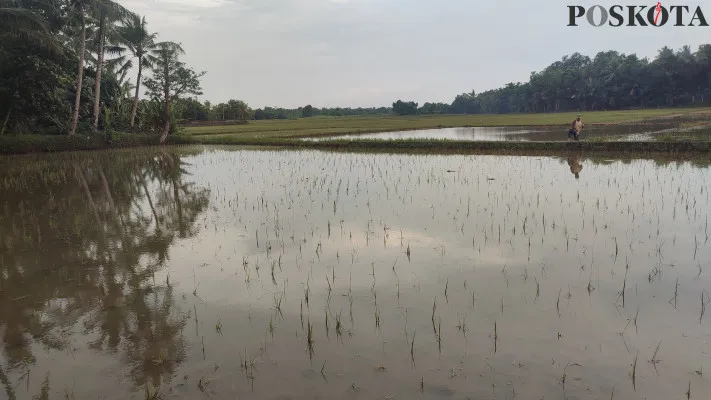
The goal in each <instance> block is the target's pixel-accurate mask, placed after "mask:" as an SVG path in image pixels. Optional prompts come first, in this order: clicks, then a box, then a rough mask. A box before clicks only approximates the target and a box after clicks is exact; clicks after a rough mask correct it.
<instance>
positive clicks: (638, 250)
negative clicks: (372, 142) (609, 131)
mask: <svg viewBox="0 0 711 400" xmlns="http://www.w3.org/2000/svg"><path fill="white" fill-rule="evenodd" d="M0 171H2V172H0V184H1V185H2V190H0V205H1V207H2V209H1V210H0V232H2V242H0V309H1V310H2V312H0V339H1V345H0V383H1V384H2V386H3V390H4V394H5V395H6V396H7V397H8V398H17V399H24V398H32V397H33V396H37V397H38V398H76V399H97V398H102V399H143V398H145V396H146V390H148V391H149V392H151V393H154V392H156V391H159V392H160V393H161V394H162V395H164V396H165V397H166V398H176V399H179V398H185V399H194V398H202V396H205V395H209V396H212V398H235V397H237V398H244V397H247V398H264V399H287V398H295V399H302V398H303V399H313V398H363V399H366V398H367V399H370V398H392V399H395V398H402V399H410V398H434V399H438V398H439V399H467V398H497V399H503V398H509V399H511V398H534V399H539V398H570V399H601V398H602V399H608V398H610V397H611V395H612V392H613V390H614V398H621V399H645V398H649V399H652V398H655V399H656V398H659V399H672V398H686V394H685V393H687V391H688V389H689V387H690V388H691V397H692V398H707V397H708V396H709V395H711V383H709V381H708V377H707V376H706V375H707V374H708V372H707V371H708V370H709V368H710V366H709V359H711V358H710V357H709V351H711V325H709V324H711V321H710V320H709V318H711V317H710V316H709V315H705V314H704V315H703V316H702V314H701V313H702V311H705V307H706V306H703V307H702V302H703V303H708V302H709V299H711V296H709V292H710V291H711V271H710V270H709V265H710V264H711V243H709V230H708V210H709V209H711V202H710V200H709V193H708V187H709V184H710V183H711V168H709V165H708V162H673V161H672V162H669V161H654V160H616V159H589V158H585V157H581V156H580V155H577V154H567V155H565V156H562V157H509V156H464V155H448V156H447V155H404V154H400V155H388V154H348V153H330V152H321V151H250V150H240V149H228V148H195V149H181V150H177V149H171V148H165V149H162V150H155V149H142V150H132V151H112V152H96V153H81V154H58V155H49V156H21V157H5V158H0ZM707 305H708V306H711V304H707ZM635 359H636V360H637V361H636V363H635ZM44 394H46V395H44ZM42 396H44V397H42Z"/></svg>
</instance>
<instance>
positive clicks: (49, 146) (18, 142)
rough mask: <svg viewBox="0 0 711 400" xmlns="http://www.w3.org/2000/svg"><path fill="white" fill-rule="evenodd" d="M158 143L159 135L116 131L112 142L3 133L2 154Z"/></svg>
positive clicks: (99, 137)
mask: <svg viewBox="0 0 711 400" xmlns="http://www.w3.org/2000/svg"><path fill="white" fill-rule="evenodd" d="M168 142H169V143H173V144H179V143H181V138H180V137H179V136H178V137H169V140H168ZM152 145H158V136H157V135H138V134H129V133H115V134H113V137H112V142H111V143H110V144H109V143H107V142H106V139H105V137H104V135H86V134H77V135H75V136H72V137H69V136H67V135H2V136H0V154H23V153H44V152H58V151H76V150H101V149H108V148H124V147H143V146H152Z"/></svg>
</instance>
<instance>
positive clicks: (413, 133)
mask: <svg viewBox="0 0 711 400" xmlns="http://www.w3.org/2000/svg"><path fill="white" fill-rule="evenodd" d="M687 130H688V129H684V128H680V123H679V122H674V121H655V122H653V123H636V124H616V125H588V126H586V127H585V129H584V130H583V133H582V135H581V137H580V138H581V139H582V140H586V139H587V140H589V139H593V140H595V139H598V140H600V139H604V140H614V141H639V140H656V139H657V137H659V136H662V135H669V134H679V133H682V132H683V133H684V134H685V135H686V136H692V137H695V138H698V139H705V140H709V138H711V131H709V129H693V131H690V132H687ZM567 134H568V128H566V127H541V126H532V127H462V128H440V129H420V130H410V131H398V132H377V133H359V134H351V135H328V136H318V137H306V138H303V139H302V140H307V141H328V140H354V139H376V140H412V139H443V140H455V141H524V142H529V141H565V140H568V137H567Z"/></svg>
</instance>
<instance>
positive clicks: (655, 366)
mask: <svg viewBox="0 0 711 400" xmlns="http://www.w3.org/2000/svg"><path fill="white" fill-rule="evenodd" d="M661 344H662V342H661V341H660V342H659V343H658V344H657V348H656V349H654V354H652V359H651V360H649V362H650V363H652V366H653V367H654V371H655V372H656V373H657V375H659V371H657V364H659V363H660V362H662V360H660V359H658V358H657V353H659V346H661Z"/></svg>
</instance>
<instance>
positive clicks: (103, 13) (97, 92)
mask: <svg viewBox="0 0 711 400" xmlns="http://www.w3.org/2000/svg"><path fill="white" fill-rule="evenodd" d="M95 12H96V18H97V20H98V22H99V28H98V30H97V32H96V33H97V37H96V44H97V49H96V53H97V55H98V57H97V58H98V60H97V66H96V85H95V86H94V121H93V124H94V132H96V131H97V129H98V127H99V114H100V111H101V107H100V104H99V103H100V99H101V75H102V74H103V71H104V67H105V66H106V65H105V58H104V57H105V55H106V53H107V52H108V53H114V54H115V53H120V52H121V51H122V50H123V49H122V48H121V47H119V46H107V42H109V43H111V44H114V43H116V42H118V31H117V29H116V28H117V27H116V26H115V25H114V23H115V22H117V21H119V20H121V19H124V18H127V17H129V16H130V15H131V12H129V11H128V10H126V9H125V8H123V7H122V6H120V5H118V4H116V3H114V2H110V3H109V2H97V3H96V8H95ZM107 39H108V40H107Z"/></svg>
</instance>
